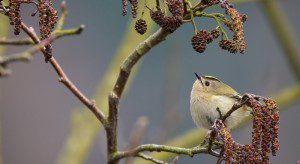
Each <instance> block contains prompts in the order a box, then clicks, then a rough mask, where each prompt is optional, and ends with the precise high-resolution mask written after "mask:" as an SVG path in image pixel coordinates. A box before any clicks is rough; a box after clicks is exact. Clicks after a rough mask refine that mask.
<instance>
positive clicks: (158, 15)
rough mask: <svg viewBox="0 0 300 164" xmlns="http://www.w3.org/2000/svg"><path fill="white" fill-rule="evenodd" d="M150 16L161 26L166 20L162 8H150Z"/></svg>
mask: <svg viewBox="0 0 300 164" xmlns="http://www.w3.org/2000/svg"><path fill="white" fill-rule="evenodd" d="M150 17H151V19H152V20H153V21H154V22H155V23H156V24H158V25H159V26H162V25H163V24H164V22H165V15H164V13H163V12H162V11H161V10H160V9H159V10H157V11H152V10H150Z"/></svg>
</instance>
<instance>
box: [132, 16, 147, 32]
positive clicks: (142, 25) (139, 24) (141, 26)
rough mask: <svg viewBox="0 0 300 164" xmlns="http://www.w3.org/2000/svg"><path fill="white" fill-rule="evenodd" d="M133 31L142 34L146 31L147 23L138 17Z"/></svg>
mask: <svg viewBox="0 0 300 164" xmlns="http://www.w3.org/2000/svg"><path fill="white" fill-rule="evenodd" d="M134 29H135V31H137V32H138V33H139V34H141V35H143V34H145V33H146V31H147V23H146V21H145V20H143V19H139V20H137V21H136V23H135V26H134Z"/></svg>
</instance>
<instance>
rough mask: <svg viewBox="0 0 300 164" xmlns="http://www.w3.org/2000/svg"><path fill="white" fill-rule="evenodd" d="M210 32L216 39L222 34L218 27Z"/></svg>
mask: <svg viewBox="0 0 300 164" xmlns="http://www.w3.org/2000/svg"><path fill="white" fill-rule="evenodd" d="M210 34H211V36H212V37H213V38H214V39H216V38H218V37H219V36H220V32H219V30H217V29H213V30H211V32H210Z"/></svg>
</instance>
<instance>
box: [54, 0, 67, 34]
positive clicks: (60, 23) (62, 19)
mask: <svg viewBox="0 0 300 164" xmlns="http://www.w3.org/2000/svg"><path fill="white" fill-rule="evenodd" d="M60 8H61V16H60V18H59V20H58V22H57V26H56V29H55V31H60V30H62V28H63V26H64V24H65V19H66V17H67V16H68V10H67V7H66V1H65V0H64V1H62V2H61V4H60Z"/></svg>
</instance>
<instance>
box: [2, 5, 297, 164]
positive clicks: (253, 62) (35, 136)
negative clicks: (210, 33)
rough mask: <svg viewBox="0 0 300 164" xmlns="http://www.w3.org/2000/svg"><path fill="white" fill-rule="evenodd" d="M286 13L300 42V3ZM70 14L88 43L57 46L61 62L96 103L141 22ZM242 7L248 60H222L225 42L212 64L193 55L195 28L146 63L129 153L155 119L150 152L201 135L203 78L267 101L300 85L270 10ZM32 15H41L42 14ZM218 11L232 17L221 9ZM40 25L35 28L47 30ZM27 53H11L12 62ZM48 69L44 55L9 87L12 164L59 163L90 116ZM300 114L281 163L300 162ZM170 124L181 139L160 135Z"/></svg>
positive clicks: (133, 93) (106, 8)
mask: <svg viewBox="0 0 300 164" xmlns="http://www.w3.org/2000/svg"><path fill="white" fill-rule="evenodd" d="M280 4H281V7H282V9H283V11H284V12H285V14H286V16H287V17H288V20H287V21H288V22H290V23H291V25H292V29H293V30H294V34H295V37H296V38H297V39H298V40H300V21H299V16H300V13H299V6H300V1H298V0H282V1H280ZM67 5H68V9H69V17H68V18H67V21H66V28H67V27H75V26H78V25H80V24H85V25H86V30H85V31H84V32H83V34H82V35H80V36H75V37H68V38H64V39H62V40H59V41H57V42H55V45H54V47H55V50H54V54H55V55H56V58H57V59H58V60H59V62H60V63H61V65H62V66H63V69H64V70H65V71H66V72H67V73H68V74H69V77H70V78H71V79H72V80H73V82H74V83H75V84H76V85H77V86H78V87H79V88H80V89H81V90H82V91H83V92H84V93H86V94H87V95H88V96H90V97H92V96H93V94H94V93H95V92H94V88H95V87H96V85H97V83H98V81H99V80H101V77H102V76H103V75H104V73H105V71H106V70H107V67H108V65H109V62H110V60H111V59H112V57H113V55H114V54H115V52H116V49H117V47H118V45H119V43H120V41H121V39H122V37H123V33H124V30H126V28H125V27H126V26H127V22H128V19H131V18H130V16H126V17H123V16H122V15H121V3H120V2H119V1H118V2H117V1H108V0H105V1H104V0H101V1H97V0H92V1H88V2H87V1H80V0H72V1H68V2H67ZM236 7H237V8H238V10H240V11H241V12H242V13H246V14H247V15H248V17H249V19H248V21H247V22H246V24H245V28H244V31H245V38H246V42H247V50H246V54H245V55H240V54H237V55H232V54H229V53H227V52H226V51H223V50H221V49H220V48H219V47H218V45H217V42H213V43H212V44H210V45H208V47H207V50H206V51H205V53H204V54H198V53H196V52H195V51H194V50H193V49H192V47H191V45H190V39H191V37H192V36H193V29H192V26H191V25H189V24H186V25H184V26H183V28H180V29H179V30H178V31H176V32H175V33H174V34H173V35H171V36H169V37H168V39H167V40H166V41H165V42H163V43H162V44H160V45H159V46H157V47H155V48H154V49H152V50H151V52H149V54H148V55H146V56H145V58H144V60H143V63H142V65H141V67H140V70H139V71H138V73H137V76H136V77H135V78H134V81H133V85H132V87H131V89H130V90H129V91H128V94H127V95H126V97H125V98H124V99H123V100H122V102H121V109H120V127H119V129H120V130H119V136H120V137H119V138H120V146H124V144H126V141H127V140H128V138H129V135H130V132H131V129H132V127H133V125H134V123H135V122H136V119H137V118H138V117H139V116H143V115H145V116H147V117H148V118H149V121H150V125H149V127H148V129H147V133H146V136H145V140H144V141H143V142H144V143H161V142H162V141H165V140H167V139H168V138H173V137H174V136H176V135H177V134H180V133H182V132H185V131H187V130H188V129H192V128H194V127H195V125H194V123H193V122H192V119H191V117H190V113H189V94H190V90H191V86H192V84H193V82H194V80H195V77H194V74H193V72H198V73H199V74H206V75H213V76H217V77H219V78H220V79H222V80H223V81H224V82H226V83H228V84H230V85H231V86H233V87H234V88H235V89H236V90H237V91H239V92H240V93H245V92H252V93H255V94H259V95H264V96H268V95H270V94H272V93H276V92H277V91H280V90H281V89H284V88H287V87H289V86H292V85H293V84H295V83H296V80H295V78H294V77H293V75H292V73H291V72H290V69H289V67H288V65H287V62H286V60H285V58H284V54H283V51H282V49H281V47H280V44H279V43H278V42H277V40H276V37H275V36H274V34H273V31H272V30H271V27H270V24H269V22H268V20H267V19H266V17H265V15H264V14H263V12H262V11H261V9H262V8H261V6H260V5H259V4H258V3H255V2H249V3H242V4H238V5H236ZM28 10H29V11H31V10H32V11H33V9H32V8H28ZM211 11H215V12H216V11H220V12H223V11H222V10H221V9H220V8H216V9H213V10H211ZM34 19H35V18H26V19H25V20H26V21H28V22H33V23H37V22H36V21H34ZM0 23H1V22H0ZM215 25H216V24H215V23H214V22H213V21H211V20H208V19H203V20H201V21H198V28H199V29H201V28H206V29H211V28H212V27H215ZM156 28H158V27H156ZM11 35H12V32H11ZM132 39H135V38H132ZM20 50H21V49H19V48H15V47H9V48H8V49H7V51H6V52H7V54H10V53H13V52H19V51H20ZM43 61H44V60H43V57H42V55H37V56H36V57H35V58H34V60H33V61H32V62H31V63H29V64H27V63H21V64H13V65H11V69H12V70H13V74H12V75H11V76H10V77H8V78H2V79H0V104H1V108H0V110H1V126H2V144H3V145H2V147H3V156H4V163H7V164H21V163H22V164H39V163H43V164H52V163H55V162H56V159H57V157H58V154H59V153H60V150H61V148H62V145H63V142H64V140H65V137H66V136H67V134H68V132H69V127H70V114H71V112H72V109H74V108H75V107H78V106H82V104H81V103H80V102H79V101H78V100H77V99H76V98H75V97H74V96H73V95H72V94H71V93H70V92H69V91H68V90H67V89H66V88H65V87H64V86H63V85H61V84H60V83H58V80H57V76H56V74H55V73H54V71H53V70H52V68H51V67H50V66H49V65H48V64H45V63H44V62H43ZM172 63H173V64H172ZM174 63H175V64H174ZM170 65H171V66H170ZM170 67H171V68H172V69H170ZM174 69H175V71H174ZM171 72H172V75H170V74H171ZM174 72H175V75H174ZM170 76H171V77H174V76H175V78H173V79H175V80H168V78H170ZM170 85H171V87H170ZM170 88H171V89H170ZM299 107H300V104H299V103H295V104H292V105H290V106H289V107H288V108H289V109H288V110H285V111H284V112H282V113H281V115H280V116H281V120H280V143H281V144H280V146H281V147H280V152H279V154H278V156H277V157H273V158H272V163H278V164H280V163H295V162H296V161H297V160H299V159H300V151H299V150H300V144H299V143H298V140H299V138H300V132H299V121H298V119H299V118H300V112H299V111H298V110H299ZM166 108H168V109H166ZM170 115H171V116H172V117H171V118H173V119H168V120H171V123H170V124H171V125H168V126H169V127H170V126H171V128H169V129H171V130H170V131H169V132H168V133H167V134H165V133H163V131H164V130H162V129H160V127H164V126H163V125H162V124H166V123H165V122H164V121H163V119H166V118H167V117H168V116H170ZM168 122H169V121H168ZM250 131H251V128H250V126H248V127H246V128H243V129H240V130H237V131H234V132H233V135H234V137H235V138H236V139H237V140H238V141H240V142H242V143H247V142H249V141H250V136H251V133H250ZM103 139H104V136H102V135H100V136H99V139H98V140H97V142H96V144H95V145H94V147H93V151H92V153H91V154H90V156H89V159H88V160H87V163H89V164H92V163H105V162H104V161H105V158H106V157H105V150H106V147H105V142H104V141H103ZM215 160H216V159H215V158H212V157H210V156H208V155H196V156H195V157H194V158H190V157H186V156H181V157H180V160H179V163H199V162H201V163H214V162H215Z"/></svg>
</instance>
